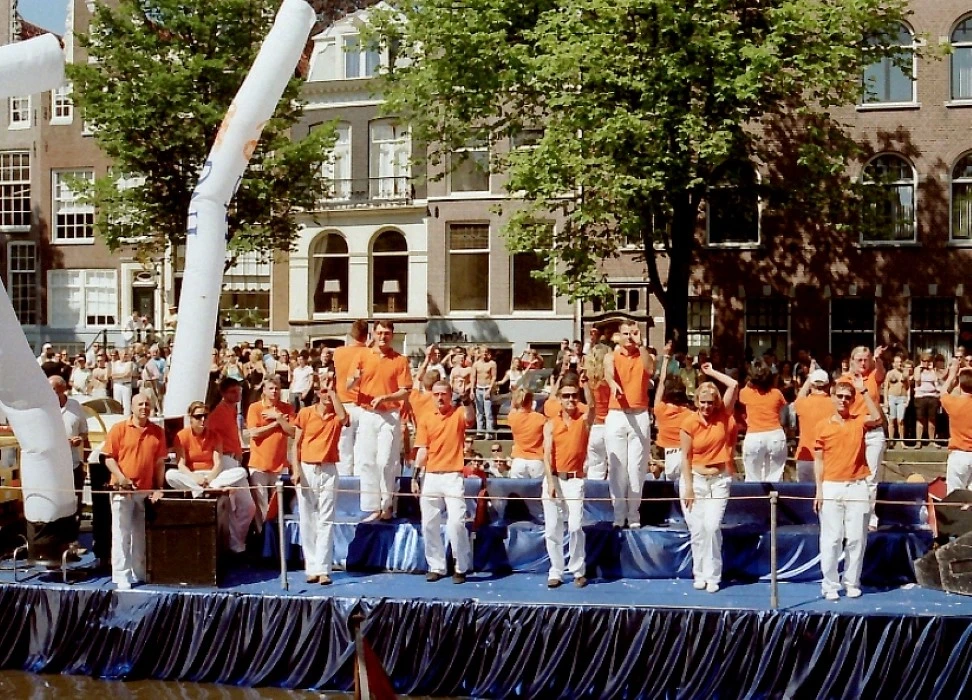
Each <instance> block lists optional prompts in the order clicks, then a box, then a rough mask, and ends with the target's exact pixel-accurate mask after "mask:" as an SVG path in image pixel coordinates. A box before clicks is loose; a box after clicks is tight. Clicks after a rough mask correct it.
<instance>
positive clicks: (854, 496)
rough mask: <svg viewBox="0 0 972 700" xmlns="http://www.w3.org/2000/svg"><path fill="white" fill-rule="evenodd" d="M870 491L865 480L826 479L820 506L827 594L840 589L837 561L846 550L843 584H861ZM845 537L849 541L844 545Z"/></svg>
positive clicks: (852, 585) (821, 559) (821, 539)
mask: <svg viewBox="0 0 972 700" xmlns="http://www.w3.org/2000/svg"><path fill="white" fill-rule="evenodd" d="M870 511H871V507H870V493H869V489H868V483H867V481H866V480H865V479H859V480H858V481H825V482H823V504H822V505H821V506H820V569H821V570H822V571H823V583H822V586H821V587H822V589H823V592H824V593H829V592H831V591H839V590H840V578H839V577H838V575H837V562H838V560H839V559H840V555H841V553H842V552H843V554H844V555H845V559H844V585H845V586H848V587H851V588H860V587H861V568H862V567H863V566H864V547H865V545H866V544H867V524H868V520H869V518H870ZM845 539H846V541H847V543H846V545H845V544H844V540H845Z"/></svg>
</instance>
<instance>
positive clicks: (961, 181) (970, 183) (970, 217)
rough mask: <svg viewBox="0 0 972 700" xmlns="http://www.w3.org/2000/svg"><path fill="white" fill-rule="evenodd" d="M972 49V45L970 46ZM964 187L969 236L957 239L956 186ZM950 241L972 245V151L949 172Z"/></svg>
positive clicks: (960, 159)
mask: <svg viewBox="0 0 972 700" xmlns="http://www.w3.org/2000/svg"><path fill="white" fill-rule="evenodd" d="M970 48H972V45H970ZM966 160H968V161H969V164H970V165H969V168H968V169H967V172H968V173H969V174H968V175H960V176H959V177H955V173H956V170H957V169H958V167H959V166H960V165H961V164H962V163H963V162H964V161H966ZM956 185H964V186H966V187H968V196H969V200H968V202H967V203H966V206H965V207H964V209H965V218H966V222H967V223H966V226H965V228H966V230H967V231H968V232H969V235H968V236H967V237H965V238H956V236H955V229H956V226H955V213H956V212H955V204H956V203H955V186H956ZM948 240H949V242H950V243H953V244H956V245H972V151H970V152H968V153H963V154H962V155H961V156H960V157H959V158H958V160H956V161H955V165H953V166H952V169H951V170H950V171H949V187H948Z"/></svg>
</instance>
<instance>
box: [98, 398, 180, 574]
mask: <svg viewBox="0 0 972 700" xmlns="http://www.w3.org/2000/svg"><path fill="white" fill-rule="evenodd" d="M151 413H152V405H151V399H150V398H149V397H148V396H146V395H144V394H137V395H136V396H135V397H134V398H133V399H132V415H131V416H130V417H129V418H128V420H125V421H123V422H121V423H116V424H115V425H113V426H112V427H111V430H109V431H108V436H107V438H106V439H105V443H104V445H102V447H101V452H102V454H103V455H104V456H105V466H106V467H108V471H109V472H110V473H111V483H112V485H113V486H115V488H116V489H117V492H116V493H113V494H112V495H111V580H112V582H113V583H114V584H115V586H116V587H117V588H118V590H120V591H127V590H129V589H131V587H132V584H134V583H139V582H141V581H144V580H145V498H146V496H147V495H148V492H149V491H152V494H151V496H150V498H151V500H152V501H153V502H155V501H157V500H159V498H161V497H162V491H161V490H160V489H161V488H162V480H163V474H164V472H165V458H166V457H167V456H168V454H169V452H168V449H167V448H166V444H165V432H164V431H163V430H162V428H160V427H159V426H157V425H155V424H154V423H152V422H151V421H150V420H149V416H150V415H151Z"/></svg>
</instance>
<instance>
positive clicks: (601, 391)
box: [581, 343, 611, 481]
mask: <svg viewBox="0 0 972 700" xmlns="http://www.w3.org/2000/svg"><path fill="white" fill-rule="evenodd" d="M609 352H611V348H609V347H608V346H607V345H604V344H603V343H598V344H595V345H594V346H593V347H591V349H590V352H588V353H587V354H586V355H585V356H584V367H583V370H582V372H581V373H582V375H583V376H585V377H586V378H587V385H588V386H589V387H590V389H591V396H592V397H593V398H594V423H593V424H592V425H591V432H590V435H589V437H588V441H587V466H586V471H587V478H588V479H599V480H601V481H603V480H604V479H607V474H608V471H607V470H608V456H607V446H606V445H605V443H604V419H605V418H607V413H608V403H610V401H611V386H610V385H609V384H608V383H607V380H606V379H605V378H604V357H605V356H606V355H607V354H608V353H609Z"/></svg>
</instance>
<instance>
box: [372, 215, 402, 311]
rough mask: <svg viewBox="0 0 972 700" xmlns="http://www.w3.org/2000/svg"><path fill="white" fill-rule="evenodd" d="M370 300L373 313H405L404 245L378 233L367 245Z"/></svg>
mask: <svg viewBox="0 0 972 700" xmlns="http://www.w3.org/2000/svg"><path fill="white" fill-rule="evenodd" d="M371 300H372V312H373V313H376V314H382V313H384V314H404V313H407V312H408V242H407V241H406V240H405V236H403V235H402V234H401V233H400V232H398V231H382V232H381V233H379V234H378V236H377V238H375V241H374V243H373V244H372V246H371Z"/></svg>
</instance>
